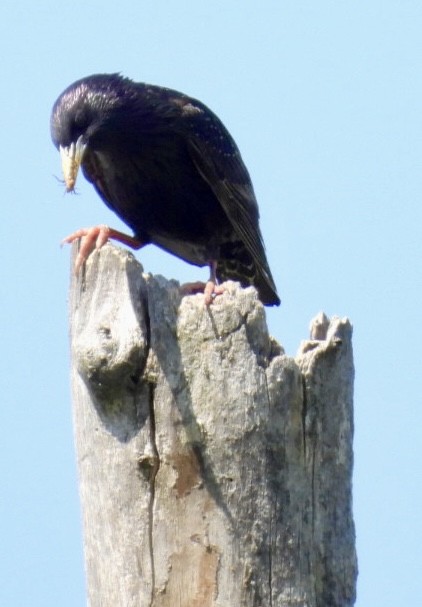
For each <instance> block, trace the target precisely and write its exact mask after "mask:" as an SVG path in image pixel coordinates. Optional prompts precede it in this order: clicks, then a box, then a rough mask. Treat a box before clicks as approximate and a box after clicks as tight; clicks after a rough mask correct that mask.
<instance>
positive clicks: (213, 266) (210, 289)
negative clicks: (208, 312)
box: [180, 261, 224, 306]
mask: <svg viewBox="0 0 422 607" xmlns="http://www.w3.org/2000/svg"><path fill="white" fill-rule="evenodd" d="M209 266H210V277H209V279H208V280H207V282H201V281H198V282H187V283H185V284H183V285H182V286H181V287H180V290H181V291H182V293H183V294H185V295H187V294H192V293H201V292H203V293H204V297H205V305H206V306H209V305H210V304H212V302H213V301H214V299H215V298H216V297H217V295H221V294H222V293H224V289H223V287H222V286H220V285H219V284H218V280H217V276H216V271H217V262H216V261H210V264H209Z"/></svg>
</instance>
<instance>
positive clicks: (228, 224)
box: [51, 74, 280, 305]
mask: <svg viewBox="0 0 422 607" xmlns="http://www.w3.org/2000/svg"><path fill="white" fill-rule="evenodd" d="M51 134H52V139H53V142H54V144H55V145H56V147H57V148H59V147H60V146H62V147H64V148H66V147H68V146H70V145H71V144H72V143H76V141H77V140H78V139H79V138H81V139H80V140H81V141H82V142H83V144H84V145H85V148H84V153H83V159H82V163H81V166H82V170H83V172H84V175H85V177H86V178H87V179H88V181H90V182H91V183H92V184H93V185H94V187H95V189H96V190H97V192H98V193H99V195H100V196H101V198H102V199H103V200H104V202H105V203H106V204H107V206H109V207H110V208H111V209H112V210H113V211H114V212H115V213H116V214H117V215H118V216H119V217H120V218H121V219H122V220H123V221H124V222H125V223H126V224H127V225H128V226H130V228H131V229H132V230H133V232H134V235H135V236H136V237H137V238H138V239H139V240H141V241H142V242H143V243H153V244H155V245H157V246H159V247H161V248H163V249H165V250H167V251H169V252H170V253H173V254H174V255H176V256H178V257H180V258H182V259H184V260H186V261H187V262H189V263H192V264H194V265H197V266H204V265H209V264H210V263H211V262H213V261H214V262H216V263H217V278H218V279H219V280H220V281H224V280H227V279H233V280H238V281H239V282H240V283H241V284H242V285H243V286H247V285H254V286H255V287H256V289H257V290H258V293H259V297H260V299H261V300H262V302H263V303H264V304H266V305H278V304H279V303H280V300H279V298H278V295H277V292H276V288H275V285H274V281H273V278H272V276H271V272H270V269H269V266H268V263H267V260H266V256H265V251H264V245H263V240H262V235H261V232H260V229H259V212H258V205H257V202H256V199H255V195H254V191H253V187H252V184H251V180H250V177H249V174H248V171H247V169H246V167H245V165H244V163H243V161H242V158H241V156H240V153H239V150H238V148H237V146H236V144H235V142H234V141H233V139H232V137H231V136H230V134H229V132H228V131H227V129H226V128H225V127H224V125H223V124H222V123H221V121H220V120H219V119H218V118H217V116H215V114H213V113H212V112H211V111H210V110H209V109H208V108H207V107H206V106H205V105H204V104H203V103H201V102H200V101H197V100H196V99H193V98H191V97H188V96H187V95H184V94H182V93H179V92H177V91H174V90H170V89H167V88H162V87H158V86H151V85H148V84H142V83H134V82H132V81H131V80H129V79H127V78H123V77H122V76H120V75H118V74H110V75H106V74H99V75H94V76H90V77H88V78H84V79H82V80H79V81H78V82H75V83H74V84H72V85H71V86H70V87H68V88H67V89H66V90H65V91H64V92H63V93H62V95H60V97H59V98H58V99H57V101H56V103H55V104H54V107H53V111H52V116H51Z"/></svg>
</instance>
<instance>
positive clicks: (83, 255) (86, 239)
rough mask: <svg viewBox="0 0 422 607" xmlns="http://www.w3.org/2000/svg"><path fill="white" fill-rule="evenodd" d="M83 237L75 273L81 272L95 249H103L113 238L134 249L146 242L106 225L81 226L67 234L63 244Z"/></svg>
mask: <svg viewBox="0 0 422 607" xmlns="http://www.w3.org/2000/svg"><path fill="white" fill-rule="evenodd" d="M79 238H80V239H81V246H80V249H79V252H78V255H77V257H76V261H75V274H77V273H78V272H79V270H80V269H81V266H82V265H83V263H84V262H85V261H86V260H87V259H88V257H89V256H90V255H91V253H92V252H93V251H94V250H98V249H101V247H102V246H104V245H105V244H106V242H108V240H110V239H113V240H117V241H118V242H121V243H123V244H125V245H127V246H128V247H131V248H132V249H140V248H141V247H142V246H143V245H144V243H142V242H141V241H140V240H138V239H137V238H135V237H134V236H129V235H128V234H123V232H119V231H118V230H114V229H113V228H109V227H108V226H105V225H99V226H94V227H92V228H81V229H80V230H76V232H73V234H69V236H66V238H64V239H63V240H62V242H61V244H62V245H63V244H70V243H72V242H74V241H75V240H78V239H79Z"/></svg>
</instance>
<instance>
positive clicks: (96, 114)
mask: <svg viewBox="0 0 422 607" xmlns="http://www.w3.org/2000/svg"><path fill="white" fill-rule="evenodd" d="M125 82H126V79H125V78H122V77H121V76H120V75H118V74H110V75H109V74H107V75H105V74H98V75H95V76H89V77H88V78H84V79H82V80H78V81H77V82H75V83H74V84H72V85H70V86H69V87H68V88H67V89H66V90H65V91H63V93H62V94H61V95H60V97H59V98H58V99H57V101H56V102H55V104H54V106H53V110H52V113H51V121H50V129H51V138H52V140H53V143H54V145H55V146H56V148H57V149H58V150H59V152H60V156H61V162H62V170H63V176H64V181H65V184H66V191H67V192H71V191H73V190H74V188H75V184H76V178H77V175H78V171H79V167H80V165H81V164H82V162H83V159H84V155H85V153H86V151H87V149H88V148H89V147H90V146H91V147H92V146H95V142H96V140H99V139H101V133H102V132H103V131H104V129H103V127H104V125H105V124H106V123H107V122H108V121H109V120H110V116H111V115H112V114H113V111H114V109H115V108H116V107H118V106H119V105H120V103H121V98H122V95H121V89H122V87H123V86H124V84H125Z"/></svg>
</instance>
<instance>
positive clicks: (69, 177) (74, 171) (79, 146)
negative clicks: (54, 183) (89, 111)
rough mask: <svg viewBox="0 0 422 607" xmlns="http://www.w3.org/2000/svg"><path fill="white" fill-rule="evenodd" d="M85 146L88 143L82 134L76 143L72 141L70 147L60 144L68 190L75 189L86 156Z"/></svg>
mask: <svg viewBox="0 0 422 607" xmlns="http://www.w3.org/2000/svg"><path fill="white" fill-rule="evenodd" d="M85 148H86V143H83V141H82V135H81V136H80V137H79V138H78V140H77V141H76V143H74V142H73V143H71V144H70V145H69V147H67V148H65V147H63V146H60V148H59V151H60V158H61V161H62V171H63V177H64V182H65V184H66V192H73V190H74V189H75V183H76V178H77V176H78V170H79V167H80V165H81V162H82V159H83V156H84V152H85Z"/></svg>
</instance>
